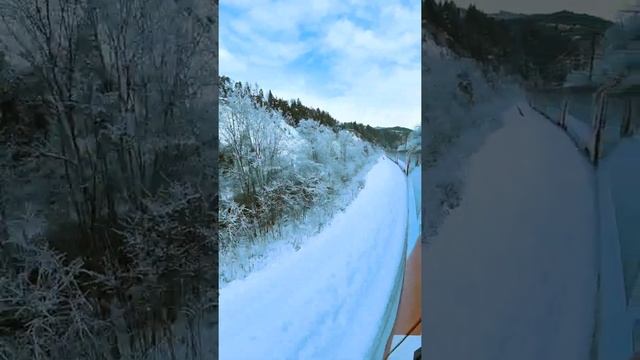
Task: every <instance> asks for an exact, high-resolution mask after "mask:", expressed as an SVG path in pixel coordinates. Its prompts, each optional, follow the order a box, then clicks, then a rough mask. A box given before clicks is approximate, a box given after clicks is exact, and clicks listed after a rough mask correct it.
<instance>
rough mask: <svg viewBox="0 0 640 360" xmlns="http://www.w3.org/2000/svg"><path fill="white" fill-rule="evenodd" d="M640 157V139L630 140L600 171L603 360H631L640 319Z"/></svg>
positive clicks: (603, 162) (610, 157) (601, 340)
mask: <svg viewBox="0 0 640 360" xmlns="http://www.w3.org/2000/svg"><path fill="white" fill-rule="evenodd" d="M638 154H640V138H628V139H624V140H622V141H621V142H620V144H619V146H618V147H617V148H616V149H614V150H613V151H612V152H611V154H610V155H609V156H607V157H605V158H604V159H603V161H602V162H601V166H600V167H599V169H598V194H599V209H600V234H601V235H600V238H601V245H600V246H601V262H600V284H601V285H600V311H599V319H598V320H599V325H600V328H599V343H598V354H599V356H600V359H611V360H627V359H629V358H630V356H631V353H632V352H633V340H632V328H633V325H634V322H635V321H637V320H639V319H640V316H639V314H638V313H639V311H638V309H639V307H638V305H640V304H638V295H639V294H638V290H640V289H638V285H637V284H638V271H639V269H638V259H639V258H640V246H638V244H639V242H638V237H640V223H638V213H640V192H638V183H639V182H640V166H639V165H640V164H639V163H640V157H638ZM625 287H626V290H625ZM634 295H635V296H634ZM627 296H628V297H629V299H628V301H629V302H628V304H629V306H627ZM634 297H635V298H634Z"/></svg>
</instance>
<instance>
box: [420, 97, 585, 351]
mask: <svg viewBox="0 0 640 360" xmlns="http://www.w3.org/2000/svg"><path fill="white" fill-rule="evenodd" d="M519 106H520V108H521V109H522V110H523V112H524V115H525V116H524V117H522V116H520V114H519V112H518V110H517V108H516V107H515V106H513V107H512V108H511V109H510V110H508V111H507V112H506V113H504V116H503V119H504V124H505V125H504V127H503V128H501V129H500V130H498V131H496V132H495V133H494V134H492V135H491V136H490V137H489V138H487V140H486V142H485V144H484V145H483V146H482V147H481V148H480V150H479V152H478V153H477V154H475V155H474V156H473V157H472V158H471V160H470V166H469V170H468V177H467V182H466V189H465V191H464V196H463V198H462V201H461V203H460V206H459V207H458V208H456V209H455V210H453V212H452V213H451V214H450V215H449V216H448V217H447V218H446V219H445V222H444V223H443V226H442V228H441V231H440V232H439V235H438V236H437V237H436V238H435V239H433V241H432V245H431V246H425V247H424V254H423V257H424V261H423V272H424V274H423V289H424V292H425V293H424V295H423V304H424V321H423V324H424V327H423V339H424V341H425V343H426V344H428V346H424V347H423V353H424V357H425V358H426V359H476V360H483V359H521V360H527V359H550V360H553V359H562V360H567V359H576V360H578V359H580V360H583V359H588V358H589V351H590V346H591V337H592V332H593V328H594V324H593V322H594V311H595V289H596V287H595V285H596V258H595V256H596V236H597V233H596V229H597V228H596V226H597V225H596V221H597V219H596V213H595V197H594V184H593V182H594V174H593V170H592V169H591V168H590V165H589V164H588V162H587V160H586V159H585V158H584V157H583V156H582V155H581V154H580V153H579V152H578V151H576V148H575V146H574V145H573V144H572V142H571V141H570V140H569V139H568V138H567V137H566V135H564V134H563V133H562V131H561V130H560V129H558V128H556V127H554V126H553V125H552V124H550V123H549V122H548V121H547V120H546V119H544V118H543V117H541V116H540V115H538V114H537V113H535V112H534V111H533V110H531V109H529V108H528V107H527V106H526V105H525V104H519Z"/></svg>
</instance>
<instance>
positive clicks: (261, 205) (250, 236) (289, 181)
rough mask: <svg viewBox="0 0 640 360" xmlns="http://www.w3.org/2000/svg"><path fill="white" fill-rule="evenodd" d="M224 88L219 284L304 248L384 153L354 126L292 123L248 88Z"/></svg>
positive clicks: (222, 103)
mask: <svg viewBox="0 0 640 360" xmlns="http://www.w3.org/2000/svg"><path fill="white" fill-rule="evenodd" d="M249 91H253V93H254V94H258V91H257V90H255V89H254V90H249ZM224 92H225V93H226V94H225V95H221V97H220V130H219V132H220V174H221V176H220V181H221V182H220V281H221V287H224V286H225V285H226V284H227V283H229V282H231V281H233V280H236V279H241V278H244V277H245V276H246V275H247V274H248V273H250V272H252V271H255V270H258V269H260V268H261V267H263V266H265V265H266V264H268V263H269V262H271V261H272V260H273V259H272V257H273V256H274V255H277V254H279V253H280V252H283V251H284V252H287V251H295V250H299V249H300V248H301V247H302V246H303V245H304V243H305V242H306V239H307V238H309V237H310V236H311V235H313V234H314V233H316V232H318V230H320V229H321V227H322V226H323V225H324V224H325V223H326V222H327V221H328V220H329V219H331V217H332V216H333V215H334V214H335V213H336V212H337V211H339V210H343V209H344V207H345V206H346V205H347V204H348V203H349V202H350V201H351V200H353V198H354V197H355V196H356V195H357V193H358V191H360V189H361V188H362V186H363V185H364V174H366V172H367V171H368V170H369V168H370V166H371V164H372V162H373V161H374V160H375V159H376V158H377V157H378V156H379V154H380V149H379V148H378V147H376V146H374V145H372V144H371V143H369V142H367V141H363V140H362V139H360V138H359V137H358V136H356V135H355V134H354V133H353V132H351V131H350V130H346V129H336V128H335V127H330V126H327V125H323V124H321V123H320V122H318V121H316V120H312V119H301V120H300V121H298V123H297V125H296V126H293V125H291V123H292V120H291V118H288V117H287V116H285V115H284V114H283V113H282V112H280V111H277V110H274V109H272V108H270V107H269V106H266V105H261V104H260V103H257V102H256V101H255V100H254V98H252V95H250V94H246V93H243V92H242V91H235V90H231V89H228V90H225V91H224ZM222 93H223V92H221V94H222Z"/></svg>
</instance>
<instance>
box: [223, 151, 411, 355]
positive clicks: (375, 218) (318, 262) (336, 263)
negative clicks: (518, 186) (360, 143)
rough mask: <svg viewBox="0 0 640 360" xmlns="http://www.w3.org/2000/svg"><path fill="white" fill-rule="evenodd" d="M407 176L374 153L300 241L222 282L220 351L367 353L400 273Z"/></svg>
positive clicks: (379, 338)
mask: <svg viewBox="0 0 640 360" xmlns="http://www.w3.org/2000/svg"><path fill="white" fill-rule="evenodd" d="M406 186H407V185H406V177H405V176H404V174H403V173H402V171H401V170H400V169H399V168H398V166H397V165H396V164H394V163H393V162H392V161H390V160H389V159H386V158H385V157H381V158H380V159H379V160H378V162H377V163H376V164H375V165H374V166H373V167H372V168H371V170H370V171H369V173H368V174H367V176H366V182H365V186H364V188H363V189H362V190H361V191H360V193H359V195H358V196H357V197H356V198H355V200H354V201H353V202H352V203H351V204H350V205H349V206H348V207H347V208H346V209H345V210H344V212H341V213H338V214H337V215H335V217H334V218H333V219H332V220H331V222H330V223H329V224H328V225H327V226H326V227H325V228H324V229H322V231H321V232H319V233H318V234H316V235H314V236H313V237H312V238H310V239H308V241H306V242H305V245H304V246H303V247H302V248H301V249H300V250H299V251H297V252H288V253H284V254H282V256H281V257H280V258H278V259H274V260H273V261H271V262H270V263H269V264H268V265H266V266H265V267H263V268H262V269H260V270H259V271H255V272H253V273H251V274H250V275H249V276H247V277H246V278H244V279H241V280H235V281H233V282H231V283H229V284H228V285H227V286H226V287H225V288H223V289H221V290H220V298H219V299H220V317H219V326H220V328H219V329H220V331H219V344H220V349H219V351H220V352H219V354H220V359H263V358H265V356H266V354H276V353H277V354H278V357H279V358H280V359H330V358H334V359H335V358H339V359H364V358H372V357H375V355H376V353H377V352H378V351H379V350H378V349H379V347H380V346H379V344H380V343H382V344H383V346H384V341H385V339H386V336H388V334H381V330H380V329H381V324H383V323H386V322H388V319H385V316H387V313H388V309H389V304H390V303H392V302H393V301H392V300H391V299H392V298H393V297H395V296H397V294H396V293H394V291H397V285H398V283H399V282H401V280H402V278H401V276H398V274H399V271H401V269H402V266H404V251H405V241H404V239H405V236H406V227H407V210H406V209H407V196H406V194H407V191H406V190H407V189H406ZM374 349H375V350H374Z"/></svg>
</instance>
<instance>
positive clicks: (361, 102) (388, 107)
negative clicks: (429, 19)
mask: <svg viewBox="0 0 640 360" xmlns="http://www.w3.org/2000/svg"><path fill="white" fill-rule="evenodd" d="M420 4H421V3H420V1H418V0H415V1H413V2H412V3H411V4H410V6H407V5H406V4H403V3H401V2H393V3H389V2H370V1H362V0H349V1H335V0H313V1H309V2H302V1H293V0H291V1H282V0H278V1H276V0H274V1H265V0H259V1H255V2H254V1H244V0H228V1H226V0H223V1H222V3H221V8H220V26H221V32H220V43H221V50H220V54H221V55H220V73H221V74H224V75H228V76H230V77H231V78H232V79H234V80H239V81H247V82H250V83H258V84H259V85H260V87H262V88H264V89H265V90H268V89H271V90H272V91H273V92H274V94H276V95H277V96H279V97H282V98H285V99H289V98H300V99H301V100H302V102H303V103H305V104H306V105H309V106H313V107H320V108H321V109H323V110H327V111H328V112H329V113H331V114H332V115H333V116H334V117H335V118H336V119H338V120H339V121H343V122H350V121H357V122H361V123H367V124H370V125H372V126H395V125H401V126H407V127H413V126H415V125H418V124H419V122H420V118H421V116H420V80H421V73H420V69H421V66H420V46H421V44H420V32H421V29H420ZM227 6H228V9H226V10H225V7H227ZM237 14H239V15H237ZM222 44H224V45H225V46H224V47H223V46H222ZM317 59H321V60H322V61H318V60H317ZM307 61H311V62H310V63H309V64H308V65H305V64H306V62H307Z"/></svg>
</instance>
